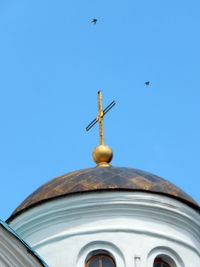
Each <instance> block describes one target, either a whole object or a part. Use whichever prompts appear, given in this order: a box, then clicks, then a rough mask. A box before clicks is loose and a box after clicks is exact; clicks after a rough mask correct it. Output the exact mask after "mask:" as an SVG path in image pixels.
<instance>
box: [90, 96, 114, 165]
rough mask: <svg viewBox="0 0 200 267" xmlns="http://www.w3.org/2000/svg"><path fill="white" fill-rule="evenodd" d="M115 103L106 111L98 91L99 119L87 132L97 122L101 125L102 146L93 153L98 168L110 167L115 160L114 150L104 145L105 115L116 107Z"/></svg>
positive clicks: (92, 124) (92, 123)
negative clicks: (113, 159)
mask: <svg viewBox="0 0 200 267" xmlns="http://www.w3.org/2000/svg"><path fill="white" fill-rule="evenodd" d="M115 104H116V103H115V101H112V102H111V103H110V104H109V105H108V106H107V107H106V108H105V109H104V110H103V104H102V92H101V91H98V115H97V117H96V118H95V119H94V120H93V121H92V122H91V123H90V124H89V125H88V126H87V127H86V131H89V130H90V129H91V128H92V127H93V126H94V125H95V124H96V123H97V122H98V123H99V137H100V144H99V145H98V146H97V147H95V149H94V150H93V153H92V157H93V160H94V161H95V162H96V163H97V166H98V167H100V166H101V167H102V166H104V167H105V166H110V164H109V163H110V162H111V160H112V158H113V152H112V149H111V148H110V147H109V146H107V145H105V143H104V127H103V117H104V115H105V114H106V113H107V112H108V111H109V110H110V109H111V108H112V107H114V105H115Z"/></svg>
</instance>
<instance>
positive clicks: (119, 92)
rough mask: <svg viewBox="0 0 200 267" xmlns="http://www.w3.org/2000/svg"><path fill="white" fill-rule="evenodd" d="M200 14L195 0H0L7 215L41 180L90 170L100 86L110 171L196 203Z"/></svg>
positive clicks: (1, 208)
mask: <svg viewBox="0 0 200 267" xmlns="http://www.w3.org/2000/svg"><path fill="white" fill-rule="evenodd" d="M199 10H200V1H199V0H196V1H195V0H192V1H188V0H187V1H186V0H177V1H174V0H165V1H160V0H151V1H149V0H137V1H134V0H123V1H118V0H117V1H116V0H115V1H113V0H109V1H108V0H101V1H100V0H84V1H83V0H76V1H75V0H69V1H66V0H57V1H53V0H42V1H41V0H34V1H31V0H18V1H16V0H1V1H0V36H1V42H0V123H1V131H0V147H1V149H0V166H1V174H0V175H1V191H0V203H1V204H0V218H1V219H3V220H5V219H7V217H8V216H9V215H10V214H11V212H12V211H13V210H14V209H15V208H16V207H17V206H18V205H19V204H20V203H21V202H22V201H23V200H24V199H25V197H27V196H28V195H29V194H30V193H32V192H33V191H34V190H35V189H37V187H39V186H40V185H41V184H43V183H45V182H46V181H48V180H50V179H52V178H54V177H55V176H58V175H61V174H63V173H67V172H70V171H73V170H77V169H81V168H87V167H92V166H94V165H95V164H94V163H93V161H92V159H91V152H92V150H93V148H94V147H95V146H96V145H97V144H98V142H99V140H98V127H97V126H95V127H94V128H93V129H92V130H91V131H90V132H86V131H85V127H86V126H87V124H88V123H89V122H90V121H91V120H92V119H93V118H94V117H95V116H96V114H97V91H98V90H100V89H101V90H102V91H103V99H104V100H103V101H104V107H105V106H106V105H107V104H109V103H110V102H111V101H112V100H116V102H117V105H116V106H115V107H114V108H113V109H112V110H111V111H110V112H109V113H108V114H107V115H106V117H105V141H106V143H107V144H108V145H110V146H111V147H112V148H113V151H114V160H113V162H112V164H113V165H116V166H127V167H133V168H138V169H143V170H146V171H149V172H152V173H154V174H157V175H159V176H161V177H163V178H166V179H168V180H170V181H171V182H172V183H174V184H176V185H178V186H179V187H181V188H182V189H183V190H184V191H186V192H187V193H188V194H190V195H191V196H192V197H193V198H194V199H195V200H196V201H198V202H199V203H200V195H199V192H200V175H199V161H200V118H199V117H200V104H199V103H200V83H199V77H200V76H199V72H200V34H199V31H200V16H199ZM93 18H97V19H98V22H97V24H96V25H93V24H92V23H91V19H93ZM148 80H149V81H151V85H150V86H148V87H147V86H145V85H144V82H145V81H148Z"/></svg>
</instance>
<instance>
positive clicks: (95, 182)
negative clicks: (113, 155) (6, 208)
mask: <svg viewBox="0 0 200 267" xmlns="http://www.w3.org/2000/svg"><path fill="white" fill-rule="evenodd" d="M99 190H129V191H143V192H150V193H158V194H163V195H167V196H170V197H173V198H176V199H178V200H181V201H183V202H185V203H186V204H188V205H190V206H192V207H193V208H196V209H199V206H198V204H197V203H196V202H195V201H194V200H193V199H192V198H191V197H190V196H188V195H187V194H186V193H184V192H183V191H182V190H181V189H180V188H178V187H176V186H175V185H173V184H171V183H170V182H168V181H167V180H165V179H162V178H160V177H158V176H156V175H154V174H151V173H147V172H144V171H141V170H137V169H131V168H123V167H112V166H110V167H94V168H90V169H83V170H79V171H75V172H71V173H67V174H64V175H61V176H59V177H57V178H55V179H53V180H51V181H49V182H47V183H46V184H44V185H42V186H41V187H39V188H38V189H37V190H36V191H35V192H33V193H32V194H31V195H30V196H29V197H27V198H26V199H25V200H24V202H22V204H21V205H20V206H19V207H18V208H17V209H16V210H15V211H14V212H13V214H12V215H11V217H10V218H9V219H8V221H10V220H12V219H13V218H14V217H15V216H17V215H18V214H20V213H21V212H23V211H25V210H26V209H28V208H30V207H33V206H35V205H37V204H40V203H42V202H44V201H47V200H51V199H54V198H57V197H62V196H66V195H69V194H75V193H83V192H91V191H99Z"/></svg>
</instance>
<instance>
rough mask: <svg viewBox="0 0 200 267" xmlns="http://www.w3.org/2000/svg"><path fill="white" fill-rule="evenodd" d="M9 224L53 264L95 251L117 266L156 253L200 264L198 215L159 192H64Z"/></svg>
mask: <svg viewBox="0 0 200 267" xmlns="http://www.w3.org/2000/svg"><path fill="white" fill-rule="evenodd" d="M11 227H12V228H13V229H14V230H15V231H16V232H17V233H18V234H19V235H21V236H22V238H24V239H25V240H26V241H27V242H28V243H29V244H30V245H31V246H32V247H33V249H35V250H36V251H37V252H38V253H39V255H41V256H42V258H43V259H44V260H45V261H46V262H47V264H49V266H52V267H54V266H59V267H62V266H63V267H64V266H65V267H66V266H67V267H71V266H73V267H83V266H84V263H85V259H86V258H87V256H88V254H90V253H91V252H92V251H94V250H106V251H109V253H111V254H112V255H113V257H114V258H115V261H116V264H117V267H125V266H126V267H133V266H134V267H150V266H152V265H153V261H154V259H155V257H156V256H157V255H168V256H169V257H170V258H171V259H172V260H173V262H175V263H176V265H175V266H177V267H179V266H180V267H199V266H200V214H199V213H197V212H196V211H195V210H193V209H192V208H190V207H188V206H187V205H185V204H183V203H182V202H180V201H177V200H174V199H172V198H169V197H166V196H161V195H157V194H151V193H142V192H128V191H123V192H122V191H121V192H120V191H118V192H117V191H116V192H113V191H107V192H96V193H84V194H75V195H71V196H66V197H63V198H59V199H55V200H53V201H49V202H47V203H45V204H42V205H38V206H36V207H35V208H32V209H30V210H28V211H26V212H24V213H22V214H21V215H20V216H18V217H17V218H16V219H15V220H13V221H12V222H11ZM191 260H192V261H191Z"/></svg>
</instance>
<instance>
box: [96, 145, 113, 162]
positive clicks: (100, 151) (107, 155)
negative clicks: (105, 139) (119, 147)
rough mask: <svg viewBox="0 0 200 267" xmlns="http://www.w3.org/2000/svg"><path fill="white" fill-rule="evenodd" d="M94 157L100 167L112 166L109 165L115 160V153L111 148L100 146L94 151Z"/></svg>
mask: <svg viewBox="0 0 200 267" xmlns="http://www.w3.org/2000/svg"><path fill="white" fill-rule="evenodd" d="M92 157H93V160H94V162H96V163H97V165H98V166H110V164H109V163H110V162H111V160H112V158H113V152H112V149H111V148H110V147H109V146H107V145H99V146H96V147H95V149H94V150H93V152H92Z"/></svg>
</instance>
